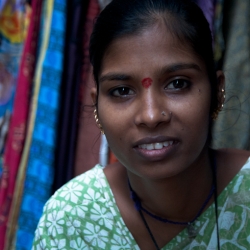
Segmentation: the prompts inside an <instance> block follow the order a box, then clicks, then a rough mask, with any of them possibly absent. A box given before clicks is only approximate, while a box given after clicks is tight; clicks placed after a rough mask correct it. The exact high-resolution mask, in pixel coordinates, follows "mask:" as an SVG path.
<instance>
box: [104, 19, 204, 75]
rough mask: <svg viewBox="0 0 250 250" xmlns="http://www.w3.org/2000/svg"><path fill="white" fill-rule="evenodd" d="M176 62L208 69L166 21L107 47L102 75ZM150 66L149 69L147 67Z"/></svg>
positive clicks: (152, 67)
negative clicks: (169, 28) (171, 30)
mask: <svg viewBox="0 0 250 250" xmlns="http://www.w3.org/2000/svg"><path fill="white" fill-rule="evenodd" d="M176 63H192V64H197V65H199V66H200V67H201V68H202V70H204V72H205V66H204V63H203V62H202V60H201V59H200V58H199V57H198V56H197V55H196V54H195V52H193V50H192V49H191V47H190V45H189V44H188V43H187V42H182V41H180V40H179V39H177V38H176V37H175V36H174V34H173V33H171V32H170V31H169V30H168V29H167V28H166V26H165V25H164V24H162V23H157V24H155V25H152V26H150V27H148V28H146V29H144V30H143V31H142V32H140V33H139V34H135V35H128V36H126V37H121V38H118V39H116V40H114V41H113V42H112V43H111V45H110V46H109V47H108V49H107V50H106V52H105V54H104V57H103V61H102V67H101V74H105V73H107V72H108V71H110V70H111V71H116V70H117V71H119V70H121V69H122V70H124V71H126V70H128V71H137V70H142V68H144V69H145V70H148V71H149V72H150V71H152V70H153V69H156V68H157V67H162V66H167V65H168V64H176ZM147 68H148V69H147Z"/></svg>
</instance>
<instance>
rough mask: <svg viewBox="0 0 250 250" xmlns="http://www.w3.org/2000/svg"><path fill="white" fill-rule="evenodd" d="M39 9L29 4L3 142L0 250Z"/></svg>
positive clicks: (18, 150) (21, 131)
mask: <svg viewBox="0 0 250 250" xmlns="http://www.w3.org/2000/svg"><path fill="white" fill-rule="evenodd" d="M41 7H42V0H33V1H32V12H31V18H30V24H29V29H28V34H27V37H26V41H25V45H24V50H23V55H22V59H21V64H20V69H19V75H18V82H17V89H16V96H15V102H14V108H13V114H12V118H11V122H10V127H9V132H8V137H7V141H6V147H5V153H4V159H3V169H4V172H5V174H4V175H3V178H2V180H1V183H0V249H4V242H5V234H6V230H7V222H8V216H9V211H10V207H11V202H12V198H13V193H14V189H15V180H16V176H17V172H18V166H19V163H20V159H21V155H22V151H23V146H24V138H25V132H26V124H27V119H28V112H29V101H30V100H29V99H30V98H29V96H30V91H31V87H32V86H31V84H32V80H33V76H34V71H35V61H36V60H35V55H36V51H37V42H38V31H39V26H40V15H41Z"/></svg>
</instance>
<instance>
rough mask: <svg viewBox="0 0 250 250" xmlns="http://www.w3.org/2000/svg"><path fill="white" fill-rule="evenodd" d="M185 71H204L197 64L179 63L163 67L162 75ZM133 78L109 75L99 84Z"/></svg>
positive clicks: (117, 74) (103, 77)
mask: <svg viewBox="0 0 250 250" xmlns="http://www.w3.org/2000/svg"><path fill="white" fill-rule="evenodd" d="M184 69H195V70H197V71H202V70H201V68H200V67H199V65H197V64H195V63H177V64H173V65H170V66H169V65H168V66H166V67H163V68H162V69H161V70H160V72H161V73H164V74H166V73H173V72H176V71H179V70H184ZM130 79H131V76H129V75H125V74H119V73H108V74H106V75H104V76H102V77H100V80H99V82H100V83H101V82H105V81H127V80H130Z"/></svg>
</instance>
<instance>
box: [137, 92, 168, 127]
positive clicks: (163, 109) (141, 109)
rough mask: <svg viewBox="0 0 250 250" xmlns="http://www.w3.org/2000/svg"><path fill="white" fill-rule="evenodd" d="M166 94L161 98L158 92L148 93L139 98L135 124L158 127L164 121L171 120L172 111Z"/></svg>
mask: <svg viewBox="0 0 250 250" xmlns="http://www.w3.org/2000/svg"><path fill="white" fill-rule="evenodd" d="M166 98H167V97H166V96H164V97H163V98H161V97H160V96H159V94H157V93H153V92H151V93H148V94H146V95H144V96H143V97H142V98H141V99H140V100H138V104H137V105H138V108H137V113H136V116H135V124H136V125H137V126H144V127H148V128H156V127H157V126H159V125H160V124H162V123H168V122H170V120H171V118H172V112H171V111H169V110H168V107H167V106H168V105H167V100H166Z"/></svg>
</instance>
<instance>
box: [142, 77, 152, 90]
mask: <svg viewBox="0 0 250 250" xmlns="http://www.w3.org/2000/svg"><path fill="white" fill-rule="evenodd" d="M152 82H153V80H152V79H151V78H150V77H147V78H144V79H143V80H142V81H141V83H142V86H143V87H144V88H145V89H148V88H149V87H150V86H151V85H152Z"/></svg>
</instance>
